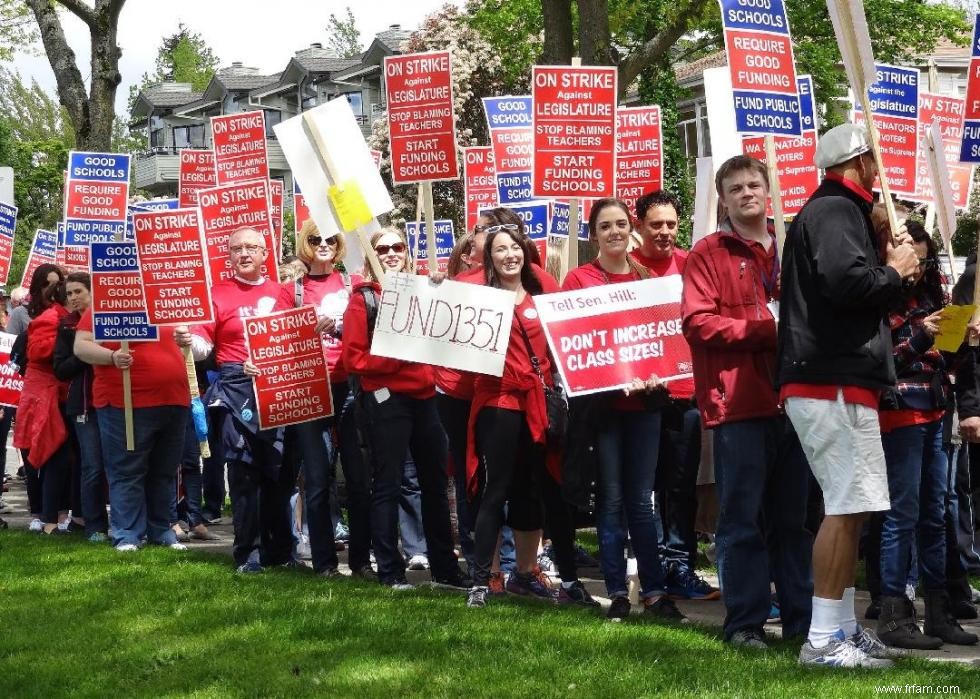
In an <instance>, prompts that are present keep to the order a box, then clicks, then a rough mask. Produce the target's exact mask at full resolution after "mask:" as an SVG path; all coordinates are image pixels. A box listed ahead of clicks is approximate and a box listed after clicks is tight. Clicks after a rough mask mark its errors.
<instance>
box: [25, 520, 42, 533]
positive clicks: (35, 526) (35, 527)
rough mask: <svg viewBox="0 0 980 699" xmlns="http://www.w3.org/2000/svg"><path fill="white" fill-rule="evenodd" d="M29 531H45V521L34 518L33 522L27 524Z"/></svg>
mask: <svg viewBox="0 0 980 699" xmlns="http://www.w3.org/2000/svg"><path fill="white" fill-rule="evenodd" d="M27 531H31V532H40V531H44V522H42V521H41V520H39V519H32V520H31V523H30V524H29V525H27Z"/></svg>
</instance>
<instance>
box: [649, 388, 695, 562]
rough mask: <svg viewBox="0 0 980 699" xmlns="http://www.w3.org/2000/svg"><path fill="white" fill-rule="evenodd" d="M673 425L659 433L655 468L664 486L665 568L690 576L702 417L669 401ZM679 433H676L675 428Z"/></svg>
mask: <svg viewBox="0 0 980 699" xmlns="http://www.w3.org/2000/svg"><path fill="white" fill-rule="evenodd" d="M671 403H672V405H671V406H670V407H669V408H667V410H675V411H678V412H679V413H680V414H679V415H677V418H679V419H677V420H676V423H677V424H674V425H671V426H670V427H666V426H665V427H664V428H663V429H662V430H661V432H660V439H661V443H660V462H659V463H658V465H657V468H658V471H659V474H660V475H659V478H660V481H662V483H663V485H661V486H659V487H658V490H659V491H660V492H661V493H662V494H663V498H662V499H661V500H662V502H663V503H664V506H663V508H662V509H661V515H662V517H661V519H662V520H663V538H662V539H661V555H662V556H663V560H664V566H665V567H666V568H667V569H668V571H670V570H671V567H673V570H674V571H676V572H677V573H685V572H688V573H689V572H693V571H694V563H695V557H696V556H697V551H698V542H697V536H696V535H695V533H694V521H695V519H696V518H697V512H698V497H697V487H698V485H697V484H698V468H699V467H700V465H701V416H700V414H699V413H698V409H697V408H694V407H691V402H690V401H689V400H685V401H680V400H677V401H673V400H672V401H671ZM678 427H679V428H680V429H676V428H678Z"/></svg>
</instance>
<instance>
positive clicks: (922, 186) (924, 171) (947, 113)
mask: <svg viewBox="0 0 980 699" xmlns="http://www.w3.org/2000/svg"><path fill="white" fill-rule="evenodd" d="M965 113H966V100H964V99H963V98H962V97H949V96H948V95H934V94H932V93H930V92H920V93H919V154H918V157H917V158H916V161H915V162H916V171H915V185H916V186H915V195H914V196H910V197H907V198H908V199H911V200H912V201H921V202H927V203H931V202H932V201H934V200H935V196H934V194H933V191H932V180H931V179H930V178H929V166H928V164H927V163H926V149H927V148H928V145H927V142H926V136H925V133H926V131H927V130H928V129H929V128H930V127H931V126H932V122H934V121H938V122H939V130H940V133H941V134H942V137H943V152H944V153H945V155H946V167H947V169H948V170H949V177H950V187H951V188H952V190H953V206H955V207H956V208H957V209H965V208H967V207H968V206H969V203H970V189H971V186H972V184H973V166H972V165H970V164H968V163H961V162H960V145H961V144H962V141H963V118H964V115H965Z"/></svg>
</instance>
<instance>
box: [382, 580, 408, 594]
mask: <svg viewBox="0 0 980 699" xmlns="http://www.w3.org/2000/svg"><path fill="white" fill-rule="evenodd" d="M381 584H382V585H384V586H385V587H387V588H388V589H390V590H394V591H395V592H406V591H408V590H414V589H415V585H413V584H411V583H410V582H408V580H406V579H405V578H400V579H398V580H394V581H392V582H383V583H381Z"/></svg>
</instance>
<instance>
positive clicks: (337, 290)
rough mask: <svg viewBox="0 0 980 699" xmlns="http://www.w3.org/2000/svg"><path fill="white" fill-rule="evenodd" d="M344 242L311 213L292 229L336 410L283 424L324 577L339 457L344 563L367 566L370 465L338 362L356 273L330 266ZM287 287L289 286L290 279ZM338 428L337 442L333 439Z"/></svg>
mask: <svg viewBox="0 0 980 699" xmlns="http://www.w3.org/2000/svg"><path fill="white" fill-rule="evenodd" d="M346 253H347V244H346V241H345V239H344V235H343V233H337V234H336V235H334V236H332V237H330V238H327V237H325V236H322V235H321V234H320V230H319V229H318V228H317V225H316V223H314V222H313V219H308V220H307V221H306V222H305V223H304V224H303V227H302V229H301V230H300V232H299V234H298V235H297V236H296V254H297V256H298V257H299V259H300V260H301V261H302V262H304V263H305V264H306V266H307V268H308V269H309V272H307V274H305V275H304V276H303V277H302V278H301V279H299V280H297V281H296V282H294V285H293V286H292V287H290V288H293V289H294V294H295V297H296V303H297V304H299V305H306V306H313V307H314V308H315V309H316V313H317V318H319V322H318V324H317V330H318V332H320V334H321V338H322V340H323V356H324V359H325V360H326V362H327V371H328V374H329V376H330V389H331V393H332V398H333V417H329V418H323V419H321V420H314V421H312V422H304V423H302V424H299V425H292V426H290V427H288V428H287V429H286V441H287V443H288V444H289V445H290V446H291V447H292V448H291V449H288V448H287V450H286V453H287V454H292V455H293V457H294V458H296V459H297V460H299V461H300V464H301V468H302V469H303V484H304V494H305V504H306V519H307V522H308V525H309V529H310V549H311V552H312V554H313V570H314V571H315V572H316V573H318V574H320V575H324V576H330V575H335V574H337V565H338V560H337V550H336V547H335V542H334V524H333V516H332V512H331V507H330V491H331V488H332V485H333V480H334V469H335V467H336V463H337V451H338V450H339V451H340V453H341V455H342V458H341V464H342V465H343V468H344V479H345V481H346V484H347V488H346V490H347V513H348V517H349V521H350V540H349V548H348V562H349V565H350V568H351V570H353V571H354V572H355V574H358V573H362V574H363V573H365V572H366V571H369V570H370V568H371V559H370V547H371V490H370V482H369V477H368V474H367V469H366V467H365V465H364V460H363V458H362V456H361V449H360V445H359V444H358V439H357V427H356V425H355V424H354V412H353V404H352V402H350V401H348V396H349V394H350V385H349V384H348V382H347V370H346V369H345V368H344V362H343V357H342V354H343V342H342V341H341V337H342V334H343V328H344V322H343V321H344V312H345V311H346V310H347V304H348V302H349V301H350V296H351V282H352V281H354V282H360V281H362V279H361V277H360V276H359V275H357V276H354V277H353V279H352V278H351V276H350V275H348V274H347V273H346V272H343V271H341V270H339V269H337V267H336V266H335V263H337V262H340V261H342V260H343V259H344V257H345V255H346ZM287 286H288V285H287ZM335 435H336V440H337V444H336V445H335V443H334V438H335Z"/></svg>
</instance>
